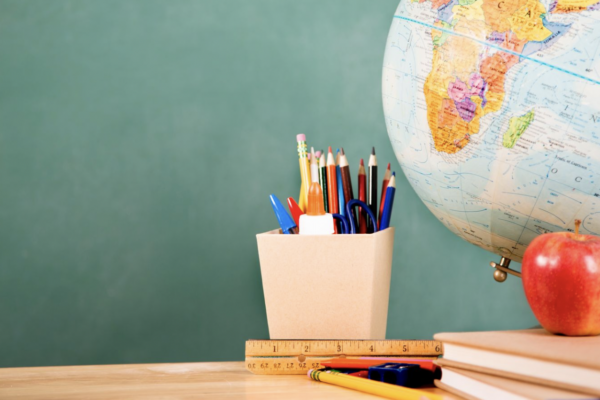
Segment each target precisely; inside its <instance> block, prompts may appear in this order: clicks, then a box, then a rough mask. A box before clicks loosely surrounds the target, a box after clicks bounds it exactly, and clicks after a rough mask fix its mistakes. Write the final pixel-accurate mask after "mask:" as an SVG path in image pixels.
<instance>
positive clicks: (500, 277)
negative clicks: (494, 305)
mask: <svg viewBox="0 0 600 400" xmlns="http://www.w3.org/2000/svg"><path fill="white" fill-rule="evenodd" d="M509 265H510V258H506V257H502V258H501V259H500V263H499V264H497V263H495V262H493V261H492V262H491V263H490V266H491V267H492V268H496V270H495V271H494V279H495V280H496V282H504V281H505V280H506V278H507V277H508V275H507V274H511V275H514V276H517V277H519V278H520V277H521V273H520V272H519V271H515V270H514V269H510V268H508V266H509Z"/></svg>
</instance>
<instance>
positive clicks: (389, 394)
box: [308, 369, 443, 400]
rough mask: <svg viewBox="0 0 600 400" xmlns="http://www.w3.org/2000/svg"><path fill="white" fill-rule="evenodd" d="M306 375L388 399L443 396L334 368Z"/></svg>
mask: <svg viewBox="0 0 600 400" xmlns="http://www.w3.org/2000/svg"><path fill="white" fill-rule="evenodd" d="M308 376H309V377H310V378H311V379H312V380H315V381H319V382H325V383H330V384H332V385H336V386H342V387H345V388H348V389H354V390H359V391H361V392H365V393H370V394H374V395H377V396H381V397H386V398H388V399H397V400H423V399H427V400H442V399H443V397H442V396H440V395H437V394H432V393H429V392H425V391H422V390H417V389H409V388H406V387H403V386H397V385H392V384H389V383H383V382H377V381H372V380H369V379H363V378H357V377H354V376H348V375H345V374H343V373H341V372H338V371H336V370H328V371H326V370H322V369H321V370H314V369H311V370H310V371H308Z"/></svg>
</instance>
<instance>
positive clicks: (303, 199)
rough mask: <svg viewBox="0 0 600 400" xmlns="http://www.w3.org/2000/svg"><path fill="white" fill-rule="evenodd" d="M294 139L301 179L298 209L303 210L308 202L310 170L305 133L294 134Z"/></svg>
mask: <svg viewBox="0 0 600 400" xmlns="http://www.w3.org/2000/svg"><path fill="white" fill-rule="evenodd" d="M296 141H297V142H298V160H299V163H300V179H301V180H302V185H301V186H300V197H299V198H298V202H299V206H300V209H301V210H302V211H304V210H306V205H307V204H308V188H309V187H310V171H309V168H308V154H307V153H306V151H307V146H306V135H305V134H303V133H300V134H298V135H296Z"/></svg>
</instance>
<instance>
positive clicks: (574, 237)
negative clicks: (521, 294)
mask: <svg viewBox="0 0 600 400" xmlns="http://www.w3.org/2000/svg"><path fill="white" fill-rule="evenodd" d="M580 224H581V221H580V220H575V233H572V232H558V233H547V234H545V235H541V236H538V237H537V238H535V239H534V240H533V241H532V242H531V244H530V245H529V247H527V250H526V251H525V255H524V257H523V264H522V268H521V273H522V276H521V277H522V278H523V288H524V289H525V296H526V297H527V301H528V302H529V306H530V307H531V310H532V311H533V314H534V315H535V317H536V318H537V320H538V321H539V322H540V324H541V325H542V326H543V327H544V328H545V329H546V330H548V331H549V332H552V333H556V334H563V335H569V336H585V335H599V334H600V237H597V236H592V235H580V234H579V225H580Z"/></svg>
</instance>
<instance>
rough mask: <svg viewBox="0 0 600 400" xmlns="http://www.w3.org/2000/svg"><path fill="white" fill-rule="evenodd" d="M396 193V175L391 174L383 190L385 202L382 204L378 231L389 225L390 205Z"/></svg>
mask: <svg viewBox="0 0 600 400" xmlns="http://www.w3.org/2000/svg"><path fill="white" fill-rule="evenodd" d="M395 193H396V176H395V173H394V174H392V177H391V178H390V182H389V183H388V185H387V189H386V190H385V204H384V206H383V213H382V216H381V227H380V229H379V230H380V231H382V230H384V229H387V228H388V227H389V226H390V219H391V218H392V207H393V206H394V194H395Z"/></svg>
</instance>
